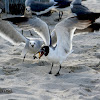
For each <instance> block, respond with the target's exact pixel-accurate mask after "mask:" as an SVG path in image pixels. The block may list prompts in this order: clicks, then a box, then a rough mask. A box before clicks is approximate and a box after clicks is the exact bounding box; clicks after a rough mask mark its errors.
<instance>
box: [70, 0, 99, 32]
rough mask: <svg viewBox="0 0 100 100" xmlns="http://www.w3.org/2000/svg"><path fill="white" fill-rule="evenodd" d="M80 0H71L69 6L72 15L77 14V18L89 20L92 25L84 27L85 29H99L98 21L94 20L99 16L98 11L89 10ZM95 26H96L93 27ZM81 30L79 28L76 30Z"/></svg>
mask: <svg viewBox="0 0 100 100" xmlns="http://www.w3.org/2000/svg"><path fill="white" fill-rule="evenodd" d="M81 2H82V0H73V1H72V3H71V5H70V8H71V11H72V13H73V14H74V16H78V19H79V20H88V21H91V23H92V24H93V25H91V26H90V27H88V28H86V29H85V31H87V30H88V31H94V30H99V26H100V23H97V22H95V20H96V19H97V18H99V17H100V13H95V12H92V11H90V10H89V9H88V8H87V7H85V6H84V5H82V3H81ZM95 26H96V27H95ZM78 31H81V30H78Z"/></svg>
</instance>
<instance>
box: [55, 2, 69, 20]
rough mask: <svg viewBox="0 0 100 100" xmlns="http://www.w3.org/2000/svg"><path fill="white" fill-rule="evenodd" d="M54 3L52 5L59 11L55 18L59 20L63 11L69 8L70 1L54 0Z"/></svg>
mask: <svg viewBox="0 0 100 100" xmlns="http://www.w3.org/2000/svg"><path fill="white" fill-rule="evenodd" d="M54 1H55V2H56V4H55V5H54V6H55V7H56V9H57V11H59V18H58V19H57V20H58V21H59V20H61V18H62V16H63V11H67V10H68V9H69V8H70V3H71V1H69V0H54Z"/></svg>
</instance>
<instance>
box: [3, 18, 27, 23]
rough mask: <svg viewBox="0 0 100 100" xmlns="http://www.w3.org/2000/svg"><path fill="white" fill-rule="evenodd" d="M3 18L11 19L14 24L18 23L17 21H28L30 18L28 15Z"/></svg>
mask: <svg viewBox="0 0 100 100" xmlns="http://www.w3.org/2000/svg"><path fill="white" fill-rule="evenodd" d="M2 20H5V21H10V22H12V23H13V24H17V23H21V22H25V21H28V18H27V17H11V18H5V19H2Z"/></svg>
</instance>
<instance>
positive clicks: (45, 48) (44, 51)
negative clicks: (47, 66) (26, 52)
mask: <svg viewBox="0 0 100 100" xmlns="http://www.w3.org/2000/svg"><path fill="white" fill-rule="evenodd" d="M37 53H40V56H39V59H40V58H41V57H42V56H43V55H45V56H47V55H48V53H49V46H43V47H42V48H41V49H40V50H39V51H38V52H37Z"/></svg>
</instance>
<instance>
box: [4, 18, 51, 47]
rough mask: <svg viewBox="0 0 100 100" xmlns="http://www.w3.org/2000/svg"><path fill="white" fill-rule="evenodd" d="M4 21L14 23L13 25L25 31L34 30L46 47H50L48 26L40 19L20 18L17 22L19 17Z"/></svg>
mask: <svg viewBox="0 0 100 100" xmlns="http://www.w3.org/2000/svg"><path fill="white" fill-rule="evenodd" d="M20 18H21V19H20ZM22 18H23V20H22ZM9 19H10V20H9ZM3 20H6V21H10V22H12V24H15V25H17V26H18V27H19V28H22V29H23V30H34V31H35V32H36V33H37V34H38V35H39V36H40V37H41V38H42V39H43V41H44V42H45V44H46V45H50V35H49V29H48V25H47V24H46V23H45V22H44V21H43V20H41V19H40V18H37V17H32V18H26V19H25V18H24V17H18V20H19V21H18V22H17V17H13V18H6V19H3ZM15 20H16V21H15ZM21 20H22V21H21Z"/></svg>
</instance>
